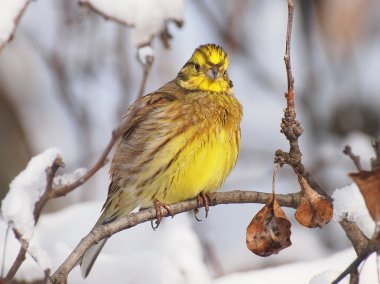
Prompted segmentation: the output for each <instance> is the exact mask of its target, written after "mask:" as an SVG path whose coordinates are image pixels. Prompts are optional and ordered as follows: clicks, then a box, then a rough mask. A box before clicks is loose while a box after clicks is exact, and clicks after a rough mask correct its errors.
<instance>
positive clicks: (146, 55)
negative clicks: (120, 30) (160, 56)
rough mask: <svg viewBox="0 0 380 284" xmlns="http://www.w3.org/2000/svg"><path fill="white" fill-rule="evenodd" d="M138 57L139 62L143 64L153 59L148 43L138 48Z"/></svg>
mask: <svg viewBox="0 0 380 284" xmlns="http://www.w3.org/2000/svg"><path fill="white" fill-rule="evenodd" d="M138 52H139V59H140V62H141V63H142V64H143V65H145V64H146V63H147V62H148V60H151V59H154V52H153V49H152V47H151V46H150V45H146V46H143V47H140V48H139V51H138Z"/></svg>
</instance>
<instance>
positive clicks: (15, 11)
mask: <svg viewBox="0 0 380 284" xmlns="http://www.w3.org/2000/svg"><path fill="white" fill-rule="evenodd" d="M27 4H28V0H2V1H1V3H0V49H1V48H2V47H3V45H5V44H6V43H7V41H8V40H9V39H10V37H11V36H12V34H13V32H14V30H15V29H16V21H17V18H18V17H20V16H21V13H22V11H23V9H24V7H25V5H27Z"/></svg>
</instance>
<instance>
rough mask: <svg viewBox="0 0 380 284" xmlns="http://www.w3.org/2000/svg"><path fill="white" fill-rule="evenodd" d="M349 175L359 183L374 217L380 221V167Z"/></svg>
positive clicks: (370, 212)
mask: <svg viewBox="0 0 380 284" xmlns="http://www.w3.org/2000/svg"><path fill="white" fill-rule="evenodd" d="M349 176H350V177H351V178H352V179H353V181H354V182H355V183H356V184H357V185H358V187H359V189H360V192H361V193H362V195H363V197H364V200H365V203H366V205H367V208H368V211H369V214H370V215H371V217H372V219H373V220H374V221H375V222H376V221H380V169H378V170H374V171H360V172H359V173H351V174H349Z"/></svg>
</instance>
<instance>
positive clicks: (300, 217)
mask: <svg viewBox="0 0 380 284" xmlns="http://www.w3.org/2000/svg"><path fill="white" fill-rule="evenodd" d="M298 182H299V184H300V186H301V202H300V204H299V205H298V207H297V210H296V212H295V218H296V220H297V221H298V223H300V224H301V225H302V226H305V227H308V228H315V227H319V228H322V227H323V226H324V225H326V224H327V223H328V222H330V220H331V218H332V215H333V204H332V202H331V201H330V200H329V199H327V198H326V197H325V196H323V195H321V194H319V193H318V192H316V191H315V190H313V188H312V187H311V186H310V184H309V183H308V182H307V181H306V179H304V178H303V177H302V176H298Z"/></svg>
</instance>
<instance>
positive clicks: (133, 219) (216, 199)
mask: <svg viewBox="0 0 380 284" xmlns="http://www.w3.org/2000/svg"><path fill="white" fill-rule="evenodd" d="M271 196H272V193H264V192H255V191H240V190H235V191H230V192H218V193H213V194H210V196H209V198H210V201H209V206H216V205H219V204H240V203H261V204H265V203H266V202H267V201H268V199H269V198H270V197H271ZM276 199H277V201H278V202H279V203H280V205H281V206H285V207H291V208H297V206H298V203H299V201H300V193H292V194H285V195H284V194H277V195H276ZM200 206H201V207H204V204H203V200H200ZM168 207H169V208H170V210H171V211H172V213H173V216H174V215H177V214H180V213H183V212H187V211H191V210H194V209H196V208H198V207H199V206H198V202H197V199H191V200H186V201H182V202H178V203H174V204H170V205H168ZM168 216H170V215H169V212H168V211H167V210H166V209H165V208H163V217H168ZM155 218H156V210H155V209H154V208H153V207H150V208H147V209H145V210H143V211H140V212H138V213H131V214H129V215H128V216H125V217H122V218H120V219H117V220H116V221H114V222H112V223H109V224H106V225H101V226H97V227H95V228H93V229H92V230H91V232H90V233H89V234H88V235H87V236H85V237H84V238H83V239H82V240H81V241H80V243H79V244H78V245H77V247H76V248H75V249H74V251H73V252H72V253H71V254H70V255H69V257H68V258H67V259H66V260H65V262H64V263H63V264H62V265H61V266H60V267H59V268H58V269H57V271H56V272H55V273H54V274H53V275H52V277H51V278H50V281H52V283H65V282H66V281H67V276H68V274H69V273H70V271H71V270H72V269H73V268H74V266H75V265H76V264H77V263H78V261H79V260H80V259H81V258H82V256H83V254H84V253H85V252H86V250H87V249H88V248H89V247H90V246H92V245H93V244H95V243H97V242H99V241H100V240H102V239H105V238H109V237H111V236H112V235H113V234H115V233H117V232H120V231H122V230H125V229H128V228H131V227H134V226H136V225H138V224H141V223H144V222H147V221H151V220H154V219H155Z"/></svg>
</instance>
